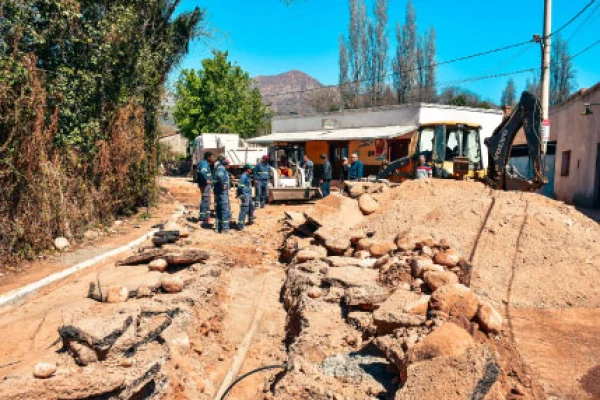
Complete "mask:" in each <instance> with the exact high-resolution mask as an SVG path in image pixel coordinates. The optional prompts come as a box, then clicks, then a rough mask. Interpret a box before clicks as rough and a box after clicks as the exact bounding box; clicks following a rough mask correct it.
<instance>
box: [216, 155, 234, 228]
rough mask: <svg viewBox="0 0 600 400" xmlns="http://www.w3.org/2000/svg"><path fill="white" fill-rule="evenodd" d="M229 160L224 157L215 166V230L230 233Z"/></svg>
mask: <svg viewBox="0 0 600 400" xmlns="http://www.w3.org/2000/svg"><path fill="white" fill-rule="evenodd" d="M229 164H230V163H229V160H227V159H223V160H221V161H220V162H219V165H218V166H217V167H216V168H215V173H214V181H215V183H214V190H215V214H216V219H215V226H214V230H215V232H220V233H228V232H229V220H230V219H231V205H230V203H229V188H230V187H231V186H230V182H229V171H228V170H229Z"/></svg>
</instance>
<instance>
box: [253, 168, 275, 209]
mask: <svg viewBox="0 0 600 400" xmlns="http://www.w3.org/2000/svg"><path fill="white" fill-rule="evenodd" d="M270 176H271V167H270V166H269V156H263V158H262V159H261V161H260V162H259V163H258V164H256V167H254V179H255V180H256V208H264V207H265V204H266V203H267V196H268V190H269V177H270Z"/></svg>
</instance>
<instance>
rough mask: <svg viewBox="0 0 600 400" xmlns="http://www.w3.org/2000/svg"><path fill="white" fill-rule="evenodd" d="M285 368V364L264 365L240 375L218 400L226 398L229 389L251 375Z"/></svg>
mask: <svg viewBox="0 0 600 400" xmlns="http://www.w3.org/2000/svg"><path fill="white" fill-rule="evenodd" d="M286 368H287V364H277V365H265V366H263V367H260V368H256V369H253V370H252V371H250V372H246V373H245V374H244V375H242V376H240V377H239V378H237V379H236V380H235V381H233V383H232V384H231V385H229V386H228V387H227V390H226V391H225V393H223V396H221V399H220V400H225V397H227V395H228V394H229V392H230V391H231V389H233V387H234V386H235V385H237V384H238V383H239V382H241V381H242V380H244V379H246V378H247V377H249V376H250V375H252V374H255V373H257V372H260V371H265V370H268V369H286Z"/></svg>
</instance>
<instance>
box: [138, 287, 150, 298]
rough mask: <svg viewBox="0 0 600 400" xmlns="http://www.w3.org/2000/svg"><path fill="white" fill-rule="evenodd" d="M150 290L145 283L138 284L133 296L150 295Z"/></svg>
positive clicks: (142, 296)
mask: <svg viewBox="0 0 600 400" xmlns="http://www.w3.org/2000/svg"><path fill="white" fill-rule="evenodd" d="M152 294H153V293H152V290H150V288H149V287H148V286H146V285H140V286H139V287H138V288H137V290H136V291H135V297H137V298H138V299H142V298H144V297H152Z"/></svg>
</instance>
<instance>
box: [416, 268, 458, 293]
mask: <svg viewBox="0 0 600 400" xmlns="http://www.w3.org/2000/svg"><path fill="white" fill-rule="evenodd" d="M423 280H424V281H425V283H427V286H429V288H430V289H431V290H432V291H436V290H437V289H439V288H441V287H442V286H445V285H452V284H455V283H458V276H456V274H455V273H454V272H451V271H427V272H425V273H424V274H423Z"/></svg>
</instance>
